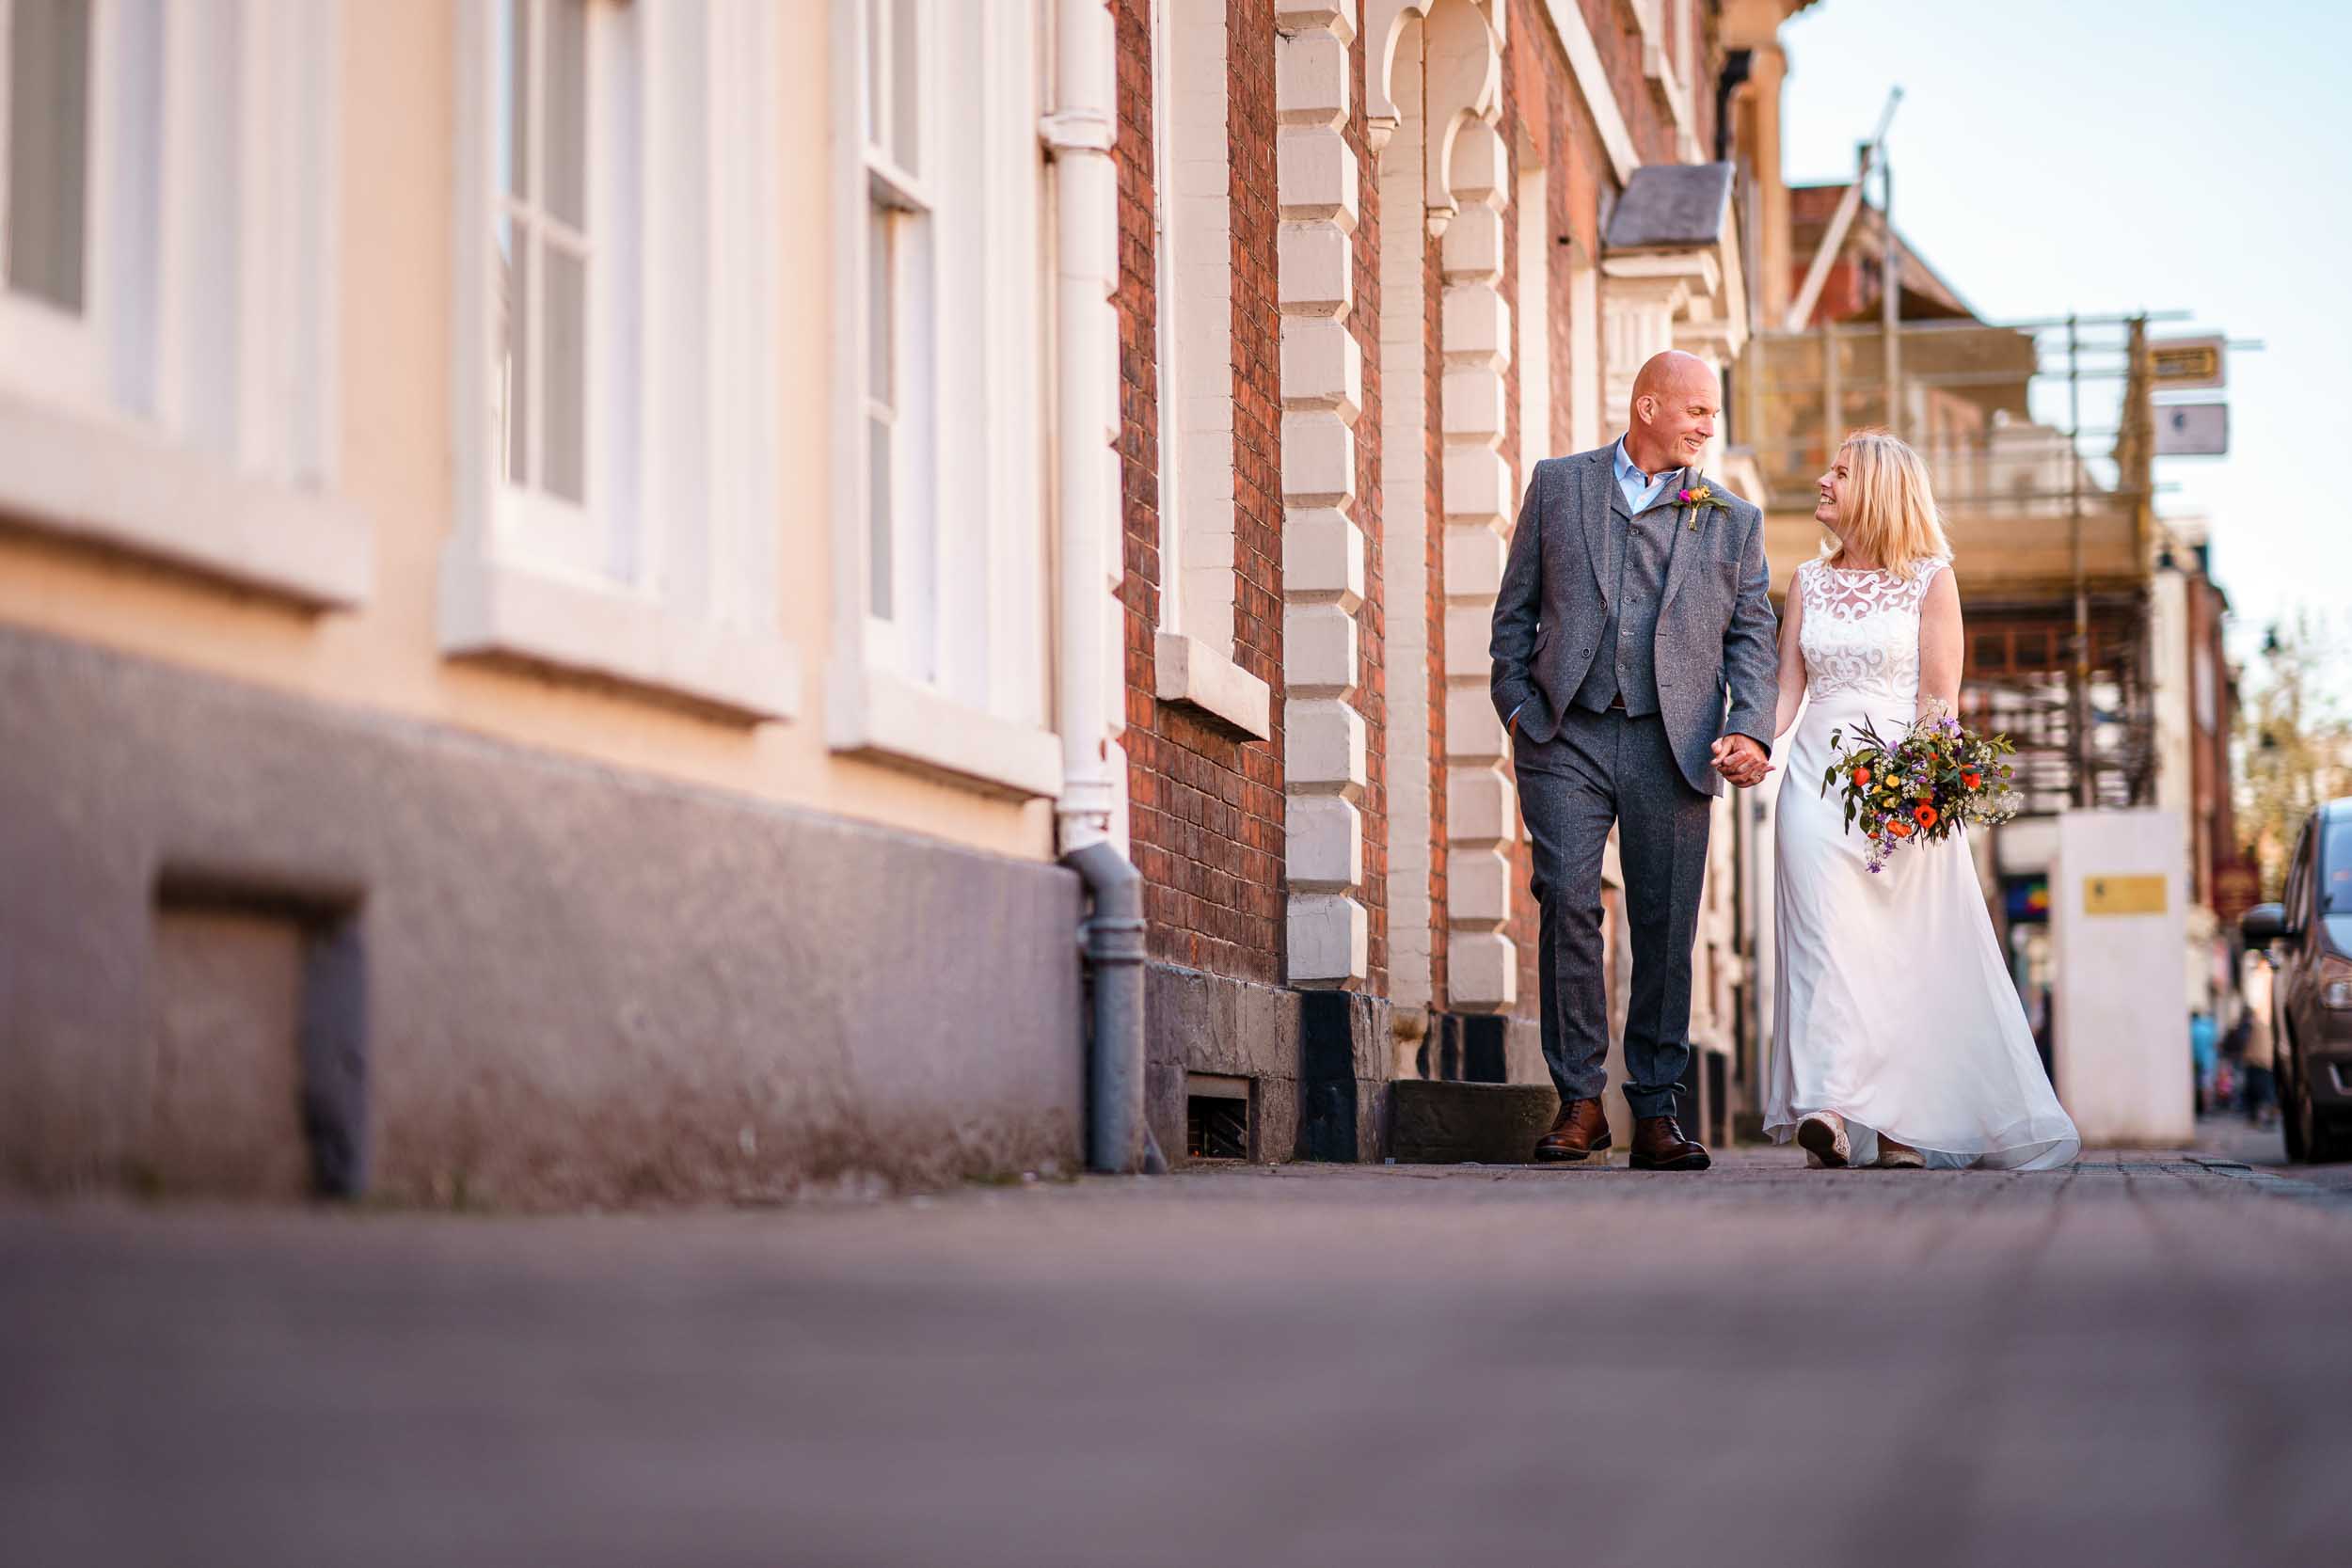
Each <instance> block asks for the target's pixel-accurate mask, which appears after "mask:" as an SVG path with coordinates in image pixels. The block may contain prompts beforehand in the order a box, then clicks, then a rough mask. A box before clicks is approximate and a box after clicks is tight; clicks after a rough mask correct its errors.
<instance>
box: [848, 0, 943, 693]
mask: <svg viewBox="0 0 2352 1568" xmlns="http://www.w3.org/2000/svg"><path fill="white" fill-rule="evenodd" d="M865 6H866V106H865V110H866V112H865V116H864V120H865V136H864V146H865V164H866V274H867V277H866V313H867V324H866V399H865V402H866V473H867V476H868V480H867V487H866V532H867V546H866V547H867V550H868V560H869V566H868V569H867V574H866V614H867V615H868V616H869V617H871V619H872V622H873V638H874V641H875V645H876V646H877V648H878V649H880V650H882V652H883V654H884V657H887V658H889V659H890V661H891V662H892V663H893V664H895V665H896V667H897V668H898V669H899V670H900V671H901V672H902V673H907V674H910V675H914V676H915V677H917V678H918V679H922V680H926V681H929V680H934V679H936V677H937V674H938V664H937V657H938V648H937V642H936V640H935V638H934V637H933V635H932V634H933V632H934V630H935V625H936V623H935V619H934V616H933V613H932V607H933V596H934V585H935V578H934V576H933V572H934V569H935V566H936V562H937V560H938V550H937V548H936V537H935V534H936V530H937V527H938V519H937V514H936V511H935V503H936V499H937V497H936V494H935V490H934V480H933V475H932V473H931V470H930V458H931V454H932V431H931V426H930V421H931V419H932V417H933V412H934V409H935V407H936V404H937V386H936V367H937V358H936V348H935V341H934V337H933V334H934V333H935V331H936V329H937V324H936V321H935V318H934V316H933V314H932V309H931V301H932V293H933V290H932V267H933V265H934V261H933V253H932V245H931V237H932V233H933V230H934V228H935V224H934V221H933V215H932V213H933V207H934V205H935V203H934V200H933V198H932V194H931V191H930V187H929V186H928V185H927V184H926V183H925V182H924V179H923V173H924V170H925V168H926V166H928V163H929V160H928V159H926V158H925V156H924V153H923V138H924V133H925V122H926V120H927V119H929V118H930V116H929V115H927V113H926V112H925V101H926V97H927V94H926V92H925V83H926V81H927V79H928V76H929V71H928V69H927V45H928V44H929V43H930V40H931V39H932V38H933V37H934V29H933V28H932V27H931V26H930V19H929V17H928V15H927V13H928V11H929V9H930V6H929V3H928V0H865Z"/></svg>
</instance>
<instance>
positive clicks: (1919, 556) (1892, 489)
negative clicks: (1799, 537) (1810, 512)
mask: <svg viewBox="0 0 2352 1568" xmlns="http://www.w3.org/2000/svg"><path fill="white" fill-rule="evenodd" d="M1837 451H1838V455H1839V456H1840V457H1842V458H1844V459H1845V463H1846V483H1845V484H1844V485H1843V486H1841V487H1840V488H1839V490H1838V499H1837V510H1838V515H1839V518H1840V523H1839V526H1840V528H1841V529H1843V531H1844V532H1845V540H1846V547H1847V548H1848V549H1850V550H1851V551H1852V552H1853V553H1854V554H1856V555H1860V556H1866V557H1867V558H1869V559H1871V560H1873V561H1876V562H1878V563H1879V564H1880V565H1882V566H1883V567H1885V568H1886V569H1887V570H1888V571H1890V572H1892V573H1894V574H1895V576H1897V577H1898V578H1901V579H1903V580H1904V581H1906V582H1908V581H1910V580H1911V578H1913V577H1914V576H1915V575H1916V574H1917V573H1918V572H1919V570H1920V569H1921V568H1922V567H1924V566H1926V565H1927V563H1928V562H1931V561H1946V560H1949V559H1950V557H1951V553H1952V546H1951V543H1950V541H1948V540H1947V539H1946V538H1945V536H1944V515H1943V514H1942V513H1941V512H1940V511H1938V510H1937V509H1936V505H1935V491H1934V488H1933V487H1932V486H1931V485H1930V484H1929V483H1928V466H1927V464H1926V463H1924V462H1923V461H1921V460H1920V457H1919V454H1918V453H1917V452H1915V451H1912V450H1911V448H1910V447H1909V446H1908V445H1906V444H1905V443H1904V442H1903V441H1902V440H1901V439H1900V438H1899V437H1897V436H1891V435H1889V434H1887V433H1886V432H1885V431H1883V430H1857V431H1855V432H1854V433H1853V434H1852V435H1851V436H1847V437H1846V443H1845V445H1844V446H1842V447H1840V448H1838V449H1837ZM1821 553H1822V554H1823V555H1825V556H1826V555H1835V554H1836V553H1837V540H1836V537H1835V536H1833V537H1832V538H1831V539H1830V540H1829V542H1828V543H1826V544H1824V545H1823V546H1821Z"/></svg>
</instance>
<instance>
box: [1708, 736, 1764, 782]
mask: <svg viewBox="0 0 2352 1568" xmlns="http://www.w3.org/2000/svg"><path fill="white" fill-rule="evenodd" d="M1708 757H1709V759H1710V760H1711V761H1712V762H1713V763H1714V764H1715V771H1716V772H1718V773H1721V774H1722V775H1723V776H1724V778H1725V779H1727V780H1729V781H1730V782H1731V783H1732V784H1735V785H1737V786H1738V787H1740V788H1741V789H1753V788H1755V787H1756V785H1757V784H1762V783H1763V782H1764V776H1765V775H1766V774H1768V773H1770V772H1771V771H1772V755H1771V753H1770V752H1766V751H1765V750H1764V748H1763V747H1762V746H1761V745H1758V744H1757V743H1756V741H1755V740H1754V739H1753V738H1751V737H1750V736H1744V735H1727V736H1724V737H1723V738H1722V739H1720V740H1718V741H1716V742H1715V744H1714V745H1713V746H1712V747H1711V748H1709V750H1708Z"/></svg>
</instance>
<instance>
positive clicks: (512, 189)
mask: <svg viewBox="0 0 2352 1568" xmlns="http://www.w3.org/2000/svg"><path fill="white" fill-rule="evenodd" d="M589 9H590V7H589V4H588V0H510V3H509V4H507V5H506V6H503V7H501V8H500V12H499V40H498V47H499V58H498V67H497V71H498V81H499V93H500V97H501V101H502V102H501V105H500V114H499V117H498V122H499V135H500V141H499V149H498V161H499V173H500V179H499V188H500V190H501V193H502V194H501V201H500V205H501V210H500V213H499V215H498V231H499V234H498V244H499V264H500V282H501V291H500V301H499V303H500V309H499V336H498V354H499V391H500V400H499V410H498V418H499V441H500V451H501V472H502V473H503V474H504V476H505V478H506V482H507V483H510V484H514V485H516V486H519V487H522V488H525V489H534V490H540V491H544V492H545V493H547V494H548V495H550V496H556V497H560V498H562V499H565V500H568V501H573V502H575V503H578V502H584V501H585V500H586V499H587V481H586V471H587V445H588V431H587V396H586V388H587V358H588V269H589V265H590V260H591V255H592V250H591V246H590V244H589V239H588V96H589V89H588V15H589ZM598 9H599V10H602V9H603V8H598Z"/></svg>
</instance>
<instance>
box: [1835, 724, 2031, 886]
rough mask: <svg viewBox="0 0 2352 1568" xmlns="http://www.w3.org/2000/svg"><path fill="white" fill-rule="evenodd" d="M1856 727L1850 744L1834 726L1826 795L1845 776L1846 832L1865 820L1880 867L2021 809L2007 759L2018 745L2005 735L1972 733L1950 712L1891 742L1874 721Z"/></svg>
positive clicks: (1872, 861) (1872, 859) (1875, 865)
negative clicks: (1915, 844) (1900, 850)
mask: <svg viewBox="0 0 2352 1568" xmlns="http://www.w3.org/2000/svg"><path fill="white" fill-rule="evenodd" d="M1937 706H1939V707H1940V706H1941V704H1938V705H1937ZM1852 733H1853V738H1854V742H1855V743H1854V745H1852V746H1851V748H1847V747H1845V746H1844V744H1843V742H1844V741H1845V738H1846V734H1847V732H1846V731H1845V730H1844V729H1843V728H1840V729H1836V730H1833V731H1831V732H1830V737H1829V746H1830V752H1831V753H1832V754H1833V756H1834V757H1835V758H1836V760H1835V761H1833V762H1832V763H1831V764H1830V766H1829V769H1828V771H1827V772H1825V773H1824V774H1823V775H1822V777H1821V794H1822V795H1823V796H1824V797H1826V796H1827V795H1828V794H1829V786H1830V785H1831V784H1837V783H1838V782H1839V781H1840V780H1843V781H1844V784H1843V786H1842V787H1843V789H1844V792H1845V797H1846V831H1847V832H1852V831H1853V828H1854V824H1855V823H1857V822H1859V823H1860V824H1861V825H1862V832H1864V834H1865V835H1866V836H1867V837H1868V839H1869V841H1870V849H1869V855H1868V863H1869V866H1870V869H1871V870H1872V871H1874V872H1875V871H1877V870H1878V869H1879V868H1880V867H1882V866H1883V865H1884V864H1885V863H1886V861H1887V857H1889V856H1890V855H1892V854H1894V852H1895V850H1896V848H1897V847H1899V846H1900V845H1903V844H1906V843H1910V842H1912V841H1914V840H1917V841H1919V842H1922V843H1929V844H1932V843H1936V842H1939V841H1940V840H1943V839H1945V838H1948V837H1949V836H1951V834H1952V833H1954V832H1958V831H1959V830H1960V829H1961V828H1963V827H1965V826H1967V825H1969V824H1971V823H1973V824H1975V825H1977V826H1979V827H1985V828H1989V827H1992V826H1994V824H1995V823H2000V822H2006V821H2008V820H2009V819H2010V817H2012V816H2016V815H2017V796H2016V792H2015V791H2014V790H2013V789H2011V788H2010V778H2011V777H2012V774H2013V771H2014V770H2013V769H2012V768H2010V765H2009V763H2007V762H2005V761H2004V760H2002V759H2003V758H2005V757H2009V756H2010V755H2012V754H2014V753H2015V752H2016V750H2017V749H2016V747H2014V746H2012V745H2011V744H2010V739H2009V736H2005V735H1995V736H1981V735H1975V734H1972V733H1971V732H1969V731H1967V730H1964V729H1963V728H1961V725H1960V721H1959V720H1957V719H1954V718H1952V717H1951V716H1950V715H1949V714H1937V715H1935V716H1933V717H1930V718H1923V719H1921V720H1920V721H1918V722H1917V723H1915V724H1914V725H1912V726H1911V729H1910V732H1909V733H1908V734H1906V735H1905V736H1903V737H1902V739H1900V740H1899V741H1896V742H1894V743H1893V744H1891V745H1890V744H1889V743H1888V742H1887V740H1886V739H1885V737H1883V736H1881V735H1880V734H1879V732H1878V731H1877V729H1876V728H1874V727H1873V726H1872V725H1871V723H1870V721H1868V720H1867V719H1866V720H1864V721H1861V722H1860V723H1858V724H1856V725H1854V727H1853V732H1852Z"/></svg>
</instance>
